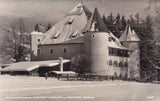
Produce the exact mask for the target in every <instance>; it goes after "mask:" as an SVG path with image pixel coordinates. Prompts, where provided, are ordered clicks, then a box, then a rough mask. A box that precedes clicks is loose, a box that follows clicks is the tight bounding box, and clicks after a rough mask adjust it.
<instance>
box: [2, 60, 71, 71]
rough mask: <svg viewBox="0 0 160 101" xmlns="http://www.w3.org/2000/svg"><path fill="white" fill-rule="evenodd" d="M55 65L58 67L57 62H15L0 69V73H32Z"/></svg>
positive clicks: (65, 61)
mask: <svg viewBox="0 0 160 101" xmlns="http://www.w3.org/2000/svg"><path fill="white" fill-rule="evenodd" d="M67 62H70V60H63V63H67ZM57 65H59V60H51V61H32V62H17V63H12V64H10V65H9V66H8V67H6V68H2V69H0V71H32V70H34V69H36V68H39V67H52V66H57Z"/></svg>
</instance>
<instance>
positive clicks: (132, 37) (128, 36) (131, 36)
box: [119, 25, 140, 41]
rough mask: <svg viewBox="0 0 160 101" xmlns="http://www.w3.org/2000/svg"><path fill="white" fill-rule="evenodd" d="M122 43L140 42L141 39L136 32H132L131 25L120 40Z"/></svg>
mask: <svg viewBox="0 0 160 101" xmlns="http://www.w3.org/2000/svg"><path fill="white" fill-rule="evenodd" d="M119 40H120V41H140V39H139V37H138V36H137V34H136V33H135V31H134V30H131V27H130V25H128V26H127V27H126V29H125V31H124V32H123V33H122V35H121V37H120V38H119Z"/></svg>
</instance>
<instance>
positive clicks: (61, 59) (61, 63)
mask: <svg viewBox="0 0 160 101" xmlns="http://www.w3.org/2000/svg"><path fill="white" fill-rule="evenodd" d="M59 61H60V62H59V63H60V71H61V72H63V57H59Z"/></svg>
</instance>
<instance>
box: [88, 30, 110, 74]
mask: <svg viewBox="0 0 160 101" xmlns="http://www.w3.org/2000/svg"><path fill="white" fill-rule="evenodd" d="M107 40H108V33H106V32H88V33H85V53H86V57H87V58H88V59H87V60H88V63H87V64H88V66H87V67H88V69H89V71H90V72H91V73H95V74H100V75H106V74H107V71H106V70H107V59H108V47H107V43H108V41H107Z"/></svg>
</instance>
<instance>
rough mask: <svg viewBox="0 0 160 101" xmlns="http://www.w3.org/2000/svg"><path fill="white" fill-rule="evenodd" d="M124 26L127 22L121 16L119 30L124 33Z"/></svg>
mask: <svg viewBox="0 0 160 101" xmlns="http://www.w3.org/2000/svg"><path fill="white" fill-rule="evenodd" d="M126 26H127V21H126V19H125V16H124V15H123V16H122V18H121V29H120V30H121V31H124V30H125V27H126Z"/></svg>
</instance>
